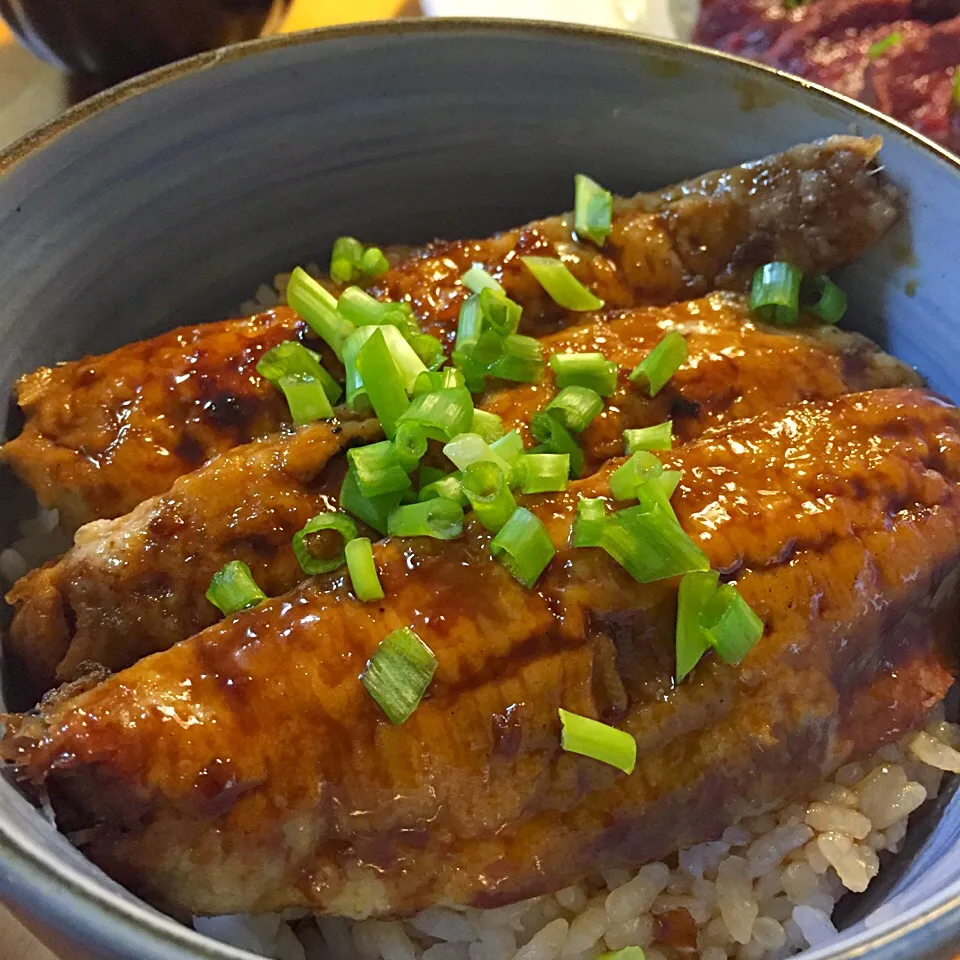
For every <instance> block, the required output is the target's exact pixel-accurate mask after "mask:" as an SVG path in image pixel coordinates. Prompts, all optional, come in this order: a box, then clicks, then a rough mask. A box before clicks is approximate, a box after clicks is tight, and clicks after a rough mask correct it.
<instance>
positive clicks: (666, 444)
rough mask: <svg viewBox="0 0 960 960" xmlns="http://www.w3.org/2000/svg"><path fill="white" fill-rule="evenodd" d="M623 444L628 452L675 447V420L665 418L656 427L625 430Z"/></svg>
mask: <svg viewBox="0 0 960 960" xmlns="http://www.w3.org/2000/svg"><path fill="white" fill-rule="evenodd" d="M623 444H624V447H625V448H626V451H627V453H636V452H637V451H638V450H669V449H671V448H672V447H673V421H671V420H664V421H663V423H658V424H657V425H656V426H654V427H640V428H639V429H638V430H624V431H623Z"/></svg>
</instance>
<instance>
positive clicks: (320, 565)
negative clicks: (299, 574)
mask: <svg viewBox="0 0 960 960" xmlns="http://www.w3.org/2000/svg"><path fill="white" fill-rule="evenodd" d="M323 530H333V531H335V532H336V533H338V534H339V535H340V546H339V549H338V550H337V551H336V552H335V553H333V554H331V555H330V556H327V557H321V556H318V555H317V554H316V553H315V552H314V551H313V550H312V549H311V548H310V540H309V539H308V537H311V536H313V535H314V534H317V533H320V532H321V531H323ZM356 535H357V525H356V524H355V523H354V522H353V520H351V519H350V517H348V516H347V515H346V514H345V513H340V512H339V511H336V510H331V511H329V512H328V513H318V514H317V515H316V516H315V517H314V518H313V519H312V520H308V521H307V522H306V524H305V525H304V527H303V529H302V530H299V531H298V532H297V533H295V534H294V535H293V552H294V554H296V557H297V560H299V561H300V567H301V569H302V570H303V572H304V573H307V574H310V575H311V576H313V575H314V574H317V573H329V571H331V570H336V569H337V567H340V566H343V563H344V552H343V547H344V545H345V544H346V543H347V542H348V541H350V540H352V539H353V538H354V537H355V536H356Z"/></svg>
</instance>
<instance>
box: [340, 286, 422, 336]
mask: <svg viewBox="0 0 960 960" xmlns="http://www.w3.org/2000/svg"><path fill="white" fill-rule="evenodd" d="M337 311H338V312H339V313H340V315H341V316H343V317H346V318H347V319H348V320H349V321H350V322H351V323H352V324H354V325H355V326H357V327H369V326H400V327H405V326H406V325H407V324H408V323H409V316H408V314H407V312H406V310H404V308H403V307H402V306H401V305H400V304H399V303H384V302H382V301H380V300H377V299H376V298H375V297H371V296H370V294H369V293H367V292H366V291H365V290H361V289H360V287H347V289H346V290H344V291H343V293H341V294H340V299H339V300H338V301H337Z"/></svg>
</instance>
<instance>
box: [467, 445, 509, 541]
mask: <svg viewBox="0 0 960 960" xmlns="http://www.w3.org/2000/svg"><path fill="white" fill-rule="evenodd" d="M460 482H461V485H462V487H463V492H464V493H465V494H466V496H467V499H468V500H469V501H470V504H471V506H472V507H473V512H474V513H475V514H476V516H477V519H478V520H479V521H480V522H481V523H482V524H483V525H484V526H485V527H486V528H487V529H488V530H489V531H490V532H491V533H496V532H497V531H498V530H499V529H500V528H501V527H502V526H503V525H504V524H505V523H506V522H507V520H509V519H510V517H511V516H512V514H513V511H514V510H516V509H517V501H516V500H514V499H513V494H512V493H511V492H510V488H509V487H508V486H507V481H506V480H505V479H504V475H503V471H502V470H501V469H500V468H499V467H498V466H497V465H496V464H495V463H490V462H489V461H486V460H480V461H478V462H476V463H471V464H470V466H469V467H467V468H466V469H465V470H464V471H463V477H462V479H461V481H460Z"/></svg>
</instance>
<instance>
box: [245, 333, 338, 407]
mask: <svg viewBox="0 0 960 960" xmlns="http://www.w3.org/2000/svg"><path fill="white" fill-rule="evenodd" d="M257 373H259V374H260V376H262V377H263V378H264V379H266V380H269V381H270V382H271V383H272V384H274V386H276V387H279V388H280V389H281V390H282V391H283V395H284V396H285V397H286V398H287V406H288V407H289V408H290V415H291V416H292V417H293V422H294V423H296V424H303V423H312V422H313V421H314V420H328V419H329V418H330V417H332V416H333V407H332V406H330V402H331V401H330V394H331V393H333V394H334V399H336V398H337V397H339V396H340V386H339V384H338V383H337V382H336V380H334V379H333V377H331V376H330V374H329V373H327V371H326V370H324V369H323V367H322V366H321V365H320V360H319V359H318V357H317V355H316V354H315V353H314V352H313V351H312V350H308V349H307V348H306V347H305V346H304V345H303V344H302V343H297V341H296V340H288V341H287V342H286V343H281V344H278V345H277V346H275V347H274V348H273V349H272V350H268V351H267V352H266V353H265V354H264V355H263V356H262V357H261V358H260V361H259V362H258V363H257Z"/></svg>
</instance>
